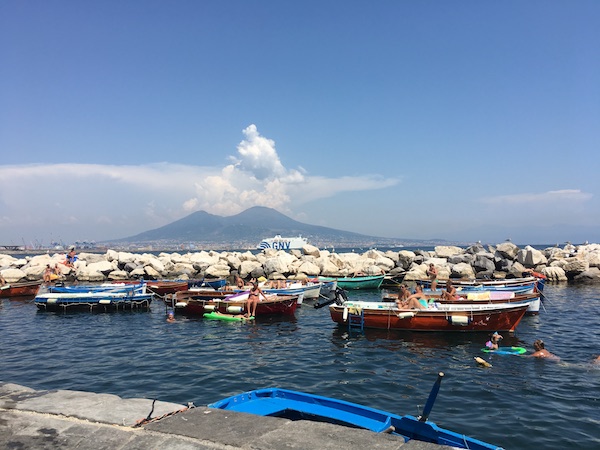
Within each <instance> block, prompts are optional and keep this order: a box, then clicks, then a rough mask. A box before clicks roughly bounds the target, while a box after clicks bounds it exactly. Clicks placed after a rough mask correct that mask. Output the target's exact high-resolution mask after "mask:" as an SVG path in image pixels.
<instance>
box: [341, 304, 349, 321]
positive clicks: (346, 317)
mask: <svg viewBox="0 0 600 450" xmlns="http://www.w3.org/2000/svg"><path fill="white" fill-rule="evenodd" d="M342 319H344V322H345V321H347V320H348V308H347V307H345V306H344V313H343V314H342Z"/></svg>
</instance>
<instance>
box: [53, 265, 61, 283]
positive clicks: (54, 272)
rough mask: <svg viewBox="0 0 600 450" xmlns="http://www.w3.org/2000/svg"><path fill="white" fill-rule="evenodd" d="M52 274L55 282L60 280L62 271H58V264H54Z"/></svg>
mask: <svg viewBox="0 0 600 450" xmlns="http://www.w3.org/2000/svg"><path fill="white" fill-rule="evenodd" d="M52 272H53V275H56V278H54V279H55V280H58V279H59V278H62V271H61V270H60V267H58V264H54V269H53V271H52Z"/></svg>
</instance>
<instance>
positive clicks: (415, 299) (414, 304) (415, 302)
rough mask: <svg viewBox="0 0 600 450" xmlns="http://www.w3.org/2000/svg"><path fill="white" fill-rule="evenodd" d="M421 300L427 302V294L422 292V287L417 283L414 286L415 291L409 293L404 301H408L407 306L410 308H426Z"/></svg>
mask: <svg viewBox="0 0 600 450" xmlns="http://www.w3.org/2000/svg"><path fill="white" fill-rule="evenodd" d="M421 300H422V301H424V302H425V303H427V300H428V298H427V296H426V295H425V294H424V293H423V288H422V287H421V285H420V284H417V287H416V288H415V293H414V294H413V295H410V296H409V297H408V298H407V299H406V301H407V302H408V307H409V308H410V309H426V308H427V307H426V306H425V305H423V303H421Z"/></svg>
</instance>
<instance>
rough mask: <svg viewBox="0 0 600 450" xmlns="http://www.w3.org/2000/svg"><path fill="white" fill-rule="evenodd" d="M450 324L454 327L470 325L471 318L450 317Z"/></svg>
mask: <svg viewBox="0 0 600 450" xmlns="http://www.w3.org/2000/svg"><path fill="white" fill-rule="evenodd" d="M450 323H451V324H452V325H463V326H464V325H469V318H468V317H467V316H450Z"/></svg>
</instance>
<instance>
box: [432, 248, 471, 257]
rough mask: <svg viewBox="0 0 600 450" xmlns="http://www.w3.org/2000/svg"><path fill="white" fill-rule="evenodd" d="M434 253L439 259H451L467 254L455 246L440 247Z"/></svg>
mask: <svg viewBox="0 0 600 450" xmlns="http://www.w3.org/2000/svg"><path fill="white" fill-rule="evenodd" d="M434 251H435V255H436V256H437V257H438V258H449V257H451V256H456V255H462V254H463V253H465V250H464V249H462V248H460V247H456V246H453V245H438V246H436V247H435V248H434Z"/></svg>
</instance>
